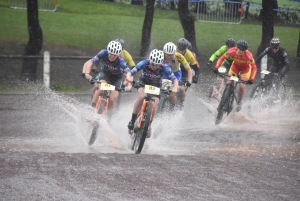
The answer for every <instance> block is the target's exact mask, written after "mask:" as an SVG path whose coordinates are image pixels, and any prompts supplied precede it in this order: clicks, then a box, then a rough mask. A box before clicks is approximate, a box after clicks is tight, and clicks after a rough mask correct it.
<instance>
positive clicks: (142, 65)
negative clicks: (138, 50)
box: [130, 59, 177, 85]
mask: <svg viewBox="0 0 300 201" xmlns="http://www.w3.org/2000/svg"><path fill="white" fill-rule="evenodd" d="M140 70H143V72H142V74H141V77H140V78H141V79H142V80H144V81H145V82H147V83H152V84H154V85H157V84H161V81H162V77H163V76H164V75H165V76H166V77H167V78H168V79H169V80H172V81H173V80H175V79H177V78H176V77H175V75H174V73H173V72H172V70H171V68H170V67H169V66H168V65H167V64H164V63H163V64H161V65H159V67H158V68H157V69H156V70H152V68H151V62H150V60H149V59H145V60H143V61H140V62H139V63H138V64H137V65H136V66H135V67H134V68H133V69H131V71H130V72H131V74H132V75H134V74H136V73H137V72H138V71H140Z"/></svg>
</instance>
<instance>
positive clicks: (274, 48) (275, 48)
mask: <svg viewBox="0 0 300 201" xmlns="http://www.w3.org/2000/svg"><path fill="white" fill-rule="evenodd" d="M271 48H272V50H278V49H279V46H273V47H271Z"/></svg>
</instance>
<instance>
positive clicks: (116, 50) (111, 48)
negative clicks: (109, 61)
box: [107, 41, 122, 55]
mask: <svg viewBox="0 0 300 201" xmlns="http://www.w3.org/2000/svg"><path fill="white" fill-rule="evenodd" d="M107 51H108V53H110V54H114V55H120V54H121V52H122V45H121V43H119V42H117V41H110V42H109V43H108V45H107Z"/></svg>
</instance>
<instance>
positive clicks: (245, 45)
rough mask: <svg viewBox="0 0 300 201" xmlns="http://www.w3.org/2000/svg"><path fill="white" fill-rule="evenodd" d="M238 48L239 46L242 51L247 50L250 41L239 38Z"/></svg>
mask: <svg viewBox="0 0 300 201" xmlns="http://www.w3.org/2000/svg"><path fill="white" fill-rule="evenodd" d="M237 48H239V49H240V50H242V51H245V50H247V49H248V43H247V41H245V40H239V41H238V42H237Z"/></svg>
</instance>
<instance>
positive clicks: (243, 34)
mask: <svg viewBox="0 0 300 201" xmlns="http://www.w3.org/2000/svg"><path fill="white" fill-rule="evenodd" d="M291 3H296V4H297V3H298V2H291ZM298 4H299V3H298ZM0 13H1V15H0V21H1V22H2V23H1V32H0V42H4V41H16V42H17V43H18V44H20V46H24V45H25V44H26V43H27V41H28V30H27V19H26V10H20V9H11V8H9V7H8V6H7V0H0ZM144 14H145V7H141V6H135V5H129V4H123V3H110V2H103V1H99V0H64V1H59V7H58V10H57V11H56V12H43V11H40V12H39V20H40V25H41V27H42V30H43V35H44V46H43V47H44V48H47V47H53V46H64V47H70V48H83V49H91V50H95V53H96V52H97V51H98V50H99V49H100V48H103V47H106V45H107V43H108V42H109V41H110V40H113V39H115V38H123V39H124V40H125V42H126V49H128V51H129V52H130V53H131V54H132V55H133V56H138V55H139V49H140V41H141V32H142V26H143V21H144ZM154 17H155V18H154V21H153V26H152V35H151V47H152V48H159V49H162V47H163V45H164V44H165V43H166V42H168V41H173V42H175V43H176V41H177V40H178V38H181V37H184V35H183V30H182V27H181V24H180V21H179V19H178V12H177V11H169V10H158V9H156V10H155V15H154ZM195 29H196V40H197V47H198V49H199V52H200V55H201V56H204V57H206V56H209V55H211V54H212V53H213V52H214V51H215V50H216V49H217V48H219V47H220V46H221V45H223V44H224V42H225V40H226V39H227V38H229V37H233V38H235V39H236V40H238V39H245V40H247V42H248V43H249V49H250V50H251V51H252V52H253V53H254V54H255V53H256V50H257V48H258V46H259V44H260V41H261V34H262V26H261V24H251V22H249V21H243V22H242V23H241V24H239V25H233V24H217V23H205V22H198V21H195ZM274 32H275V34H274V35H275V36H276V37H279V38H280V39H281V41H282V46H283V47H285V48H286V50H287V52H288V53H289V55H290V56H296V50H297V44H298V38H299V28H297V27H283V26H275V27H274ZM0 54H1V50H0ZM57 54H58V53H57Z"/></svg>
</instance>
